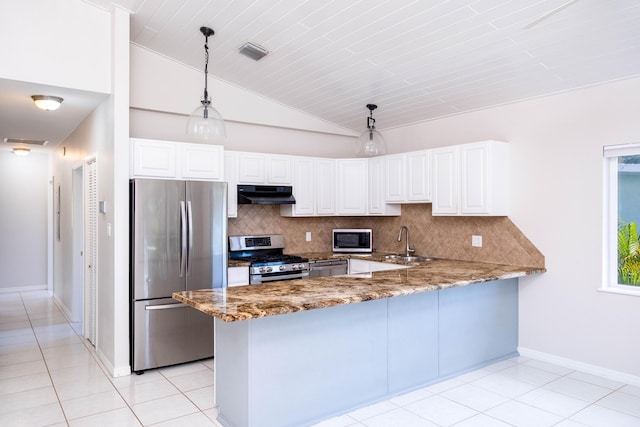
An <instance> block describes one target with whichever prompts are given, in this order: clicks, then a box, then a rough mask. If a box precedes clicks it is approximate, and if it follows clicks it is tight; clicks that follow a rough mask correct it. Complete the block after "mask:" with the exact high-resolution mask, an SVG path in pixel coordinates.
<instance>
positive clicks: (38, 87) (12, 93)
mask: <svg viewBox="0 0 640 427" xmlns="http://www.w3.org/2000/svg"><path fill="white" fill-rule="evenodd" d="M31 95H55V96H59V97H61V98H63V99H64V101H62V105H61V106H60V108H59V109H58V110H56V111H44V110H40V109H39V108H38V107H36V105H35V104H34V102H33V100H32V99H31ZM106 96H107V95H104V94H99V93H95V92H87V91H81V90H77V89H69V88H62V87H58V86H49V85H42V84H36V83H30V82H21V81H16V80H6V79H0V150H10V149H11V148H13V147H17V146H25V147H29V148H31V149H32V150H34V151H42V150H47V149H49V148H51V147H53V146H55V145H56V144H58V143H59V142H60V141H61V140H63V139H64V138H66V137H67V136H68V135H69V134H70V133H71V132H73V130H74V129H75V128H76V127H77V126H78V125H79V124H80V123H81V122H82V120H84V119H85V118H86V117H87V115H89V113H91V111H93V110H94V109H95V108H96V107H97V106H98V104H100V102H102V101H103V100H104V99H105V98H106ZM5 138H20V139H29V140H38V141H47V144H46V145H44V146H39V145H32V144H14V143H8V144H7V143H5V142H4V139H5Z"/></svg>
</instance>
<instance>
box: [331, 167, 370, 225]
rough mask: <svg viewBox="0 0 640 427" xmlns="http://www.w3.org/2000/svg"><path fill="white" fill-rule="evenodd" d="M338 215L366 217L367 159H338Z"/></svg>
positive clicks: (367, 194)
mask: <svg viewBox="0 0 640 427" xmlns="http://www.w3.org/2000/svg"><path fill="white" fill-rule="evenodd" d="M337 164H338V183H339V185H338V215H366V214H367V207H368V196H369V193H368V187H369V186H368V181H369V179H368V177H369V174H368V172H367V171H368V169H367V159H339V160H337Z"/></svg>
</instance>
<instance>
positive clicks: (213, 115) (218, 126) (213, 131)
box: [187, 27, 227, 145]
mask: <svg viewBox="0 0 640 427" xmlns="http://www.w3.org/2000/svg"><path fill="white" fill-rule="evenodd" d="M200 32H201V33H202V34H203V35H204V58H205V65H204V95H203V97H202V100H201V101H200V104H202V105H200V106H199V107H198V108H196V109H195V110H194V111H193V113H191V115H190V116H189V122H188V123H187V135H189V136H191V137H192V138H193V139H195V140H196V141H200V142H206V143H211V144H220V145H222V144H224V142H225V140H226V138H227V131H226V129H225V126H224V119H223V118H222V116H221V115H220V113H218V111H217V110H216V109H215V108H213V107H212V106H211V99H209V92H208V91H207V87H208V86H207V80H208V78H207V75H208V72H209V36H212V35H213V34H214V31H213V30H212V29H211V28H209V27H200Z"/></svg>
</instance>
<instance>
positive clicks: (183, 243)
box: [180, 200, 187, 277]
mask: <svg viewBox="0 0 640 427" xmlns="http://www.w3.org/2000/svg"><path fill="white" fill-rule="evenodd" d="M186 258H187V213H186V210H185V206H184V200H181V201H180V277H183V276H184V273H185V267H186V261H187V259H186Z"/></svg>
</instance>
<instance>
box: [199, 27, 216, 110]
mask: <svg viewBox="0 0 640 427" xmlns="http://www.w3.org/2000/svg"><path fill="white" fill-rule="evenodd" d="M200 32H201V33H202V34H203V35H204V97H203V99H202V101H201V102H202V105H203V106H204V118H205V119H207V118H209V110H208V107H209V105H210V104H211V101H210V100H209V92H208V90H207V88H208V87H209V85H208V83H209V78H208V74H209V36H210V35H213V30H212V29H211V28H207V27H201V28H200Z"/></svg>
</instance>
